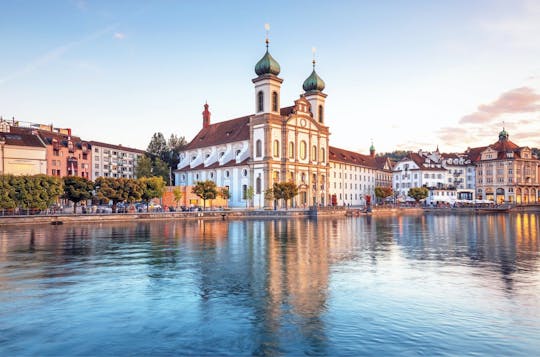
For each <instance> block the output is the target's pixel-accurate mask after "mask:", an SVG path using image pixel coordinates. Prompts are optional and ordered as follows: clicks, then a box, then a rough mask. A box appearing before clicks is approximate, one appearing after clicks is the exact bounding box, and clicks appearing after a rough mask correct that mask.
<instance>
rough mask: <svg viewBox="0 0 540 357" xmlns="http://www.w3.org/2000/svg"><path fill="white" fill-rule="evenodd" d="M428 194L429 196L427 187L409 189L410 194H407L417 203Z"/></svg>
mask: <svg viewBox="0 0 540 357" xmlns="http://www.w3.org/2000/svg"><path fill="white" fill-rule="evenodd" d="M428 194H429V191H428V189H427V188H426V187H412V188H410V189H409V192H408V193H407V195H408V196H409V197H412V198H414V200H415V201H416V203H418V202H420V200H423V199H424V198H426V197H427V196H428Z"/></svg>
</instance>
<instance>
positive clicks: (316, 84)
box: [302, 61, 325, 92]
mask: <svg viewBox="0 0 540 357" xmlns="http://www.w3.org/2000/svg"><path fill="white" fill-rule="evenodd" d="M324 86H325V84H324V81H323V80H322V79H321V77H319V75H318V74H317V72H315V61H313V72H311V74H310V75H309V77H307V79H306V80H305V81H304V84H303V85H302V88H304V90H305V91H306V92H322V90H323V89H324Z"/></svg>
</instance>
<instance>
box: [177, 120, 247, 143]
mask: <svg viewBox="0 0 540 357" xmlns="http://www.w3.org/2000/svg"><path fill="white" fill-rule="evenodd" d="M250 117H251V115H248V116H245V117H241V118H236V119H231V120H226V121H222V122H219V123H214V124H210V125H209V126H207V127H206V128H202V129H201V131H199V133H198V134H197V135H196V136H195V137H194V138H193V140H191V142H190V143H189V144H188V145H187V146H186V148H185V149H184V150H193V149H198V148H203V147H208V146H213V145H219V144H227V143H233V142H235V141H242V140H249V118H250Z"/></svg>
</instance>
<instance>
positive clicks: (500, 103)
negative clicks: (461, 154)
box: [459, 87, 540, 124]
mask: <svg viewBox="0 0 540 357" xmlns="http://www.w3.org/2000/svg"><path fill="white" fill-rule="evenodd" d="M536 111H540V94H537V93H535V91H534V90H533V89H531V88H529V87H521V88H516V89H512V90H510V91H508V92H506V93H503V94H501V96H500V97H499V98H498V99H497V100H495V101H494V102H492V103H490V104H482V105H480V106H479V107H478V110H477V111H476V112H474V113H472V114H469V115H466V116H464V117H463V118H461V120H460V121H459V122H460V123H461V124H482V123H489V122H491V121H492V120H493V119H495V118H497V117H498V116H500V115H503V114H515V113H530V112H536Z"/></svg>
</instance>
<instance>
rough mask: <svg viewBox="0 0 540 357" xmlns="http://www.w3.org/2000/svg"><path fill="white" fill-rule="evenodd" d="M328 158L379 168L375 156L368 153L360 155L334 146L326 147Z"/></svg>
mask: <svg viewBox="0 0 540 357" xmlns="http://www.w3.org/2000/svg"><path fill="white" fill-rule="evenodd" d="M328 159H329V160H330V161H336V162H342V163H344V164H350V165H358V166H367V167H371V168H374V169H378V168H379V166H378V164H377V161H376V160H375V158H372V157H371V156H369V155H362V154H359V153H357V152H354V151H349V150H345V149H340V148H337V147H334V146H330V147H329V148H328Z"/></svg>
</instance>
